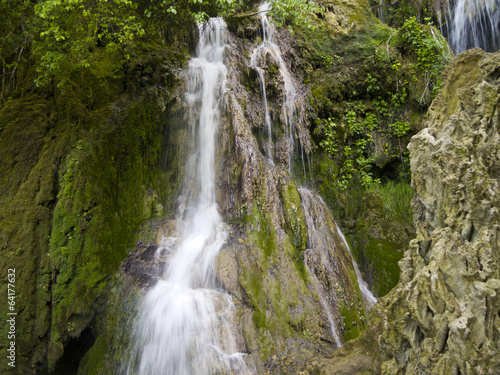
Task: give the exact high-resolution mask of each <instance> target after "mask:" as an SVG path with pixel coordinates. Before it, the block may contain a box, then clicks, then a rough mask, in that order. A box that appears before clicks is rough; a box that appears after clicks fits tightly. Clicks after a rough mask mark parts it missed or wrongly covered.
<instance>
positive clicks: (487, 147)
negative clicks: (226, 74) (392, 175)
mask: <svg viewBox="0 0 500 375" xmlns="http://www.w3.org/2000/svg"><path fill="white" fill-rule="evenodd" d="M499 104H500V53H498V52H497V53H492V54H488V53H485V52H483V51H482V50H480V49H473V50H469V51H466V52H464V53H463V54H461V55H459V56H457V57H456V58H454V59H453V60H452V62H451V63H450V66H449V67H448V68H447V71H446V74H445V80H444V85H443V88H442V89H441V92H440V93H439V95H438V96H437V98H436V99H435V101H434V102H433V104H432V105H431V107H430V109H429V112H428V118H427V120H426V123H425V126H426V127H425V128H424V129H423V130H422V131H421V132H420V133H418V134H417V135H415V136H414V137H413V138H412V140H411V142H410V145H409V149H410V152H411V168H412V178H413V181H412V186H413V188H414V190H415V192H416V196H415V198H414V200H413V202H412V207H413V210H414V220H415V225H416V227H417V238H416V239H415V240H413V241H412V242H411V243H410V246H409V249H408V250H407V252H406V253H405V257H404V258H403V260H402V261H401V262H400V268H401V280H400V283H399V284H398V286H397V287H396V288H395V290H393V291H392V292H391V293H390V294H389V295H388V296H387V297H386V299H385V300H384V302H383V303H384V306H385V311H384V316H383V333H382V335H381V337H380V340H379V343H380V345H381V347H382V349H383V350H384V352H385V354H386V355H387V357H388V358H386V359H387V360H386V361H385V362H384V363H383V364H382V369H381V371H382V373H383V374H403V373H408V374H455V373H458V374H497V373H499V372H500V331H499V329H500V298H499V296H498V288H499V287H500V281H499V277H500V274H499V267H498V266H499V262H500V254H499V252H498V249H499V245H500V239H499V236H498V227H499V208H500V200H499V188H500V186H499V184H500V169H499V166H498V165H499V160H500V136H499V130H500V106H499Z"/></svg>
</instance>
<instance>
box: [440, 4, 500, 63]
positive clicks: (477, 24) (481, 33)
mask: <svg viewBox="0 0 500 375" xmlns="http://www.w3.org/2000/svg"><path fill="white" fill-rule="evenodd" d="M448 24H449V26H448V37H449V43H450V46H451V48H452V49H453V51H454V52H455V53H456V54H458V53H460V52H463V51H465V50H467V49H470V48H474V47H480V48H482V49H483V50H485V51H486V52H495V51H498V50H499V49H500V3H499V2H498V0H455V2H454V4H453V8H452V9H451V12H450V15H449V19H448Z"/></svg>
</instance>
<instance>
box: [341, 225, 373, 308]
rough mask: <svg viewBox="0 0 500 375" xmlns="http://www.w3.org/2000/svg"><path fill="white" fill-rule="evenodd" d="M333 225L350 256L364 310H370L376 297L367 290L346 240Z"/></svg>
mask: <svg viewBox="0 0 500 375" xmlns="http://www.w3.org/2000/svg"><path fill="white" fill-rule="evenodd" d="M335 225H336V226H337V232H338V234H339V236H340V238H342V241H343V242H344V244H345V246H346V247H347V250H349V254H351V258H352V265H353V266H354V270H355V271H356V277H357V279H358V285H359V290H360V292H361V295H362V296H363V302H364V304H365V308H366V310H370V309H371V308H372V306H373V305H374V304H375V302H377V297H375V296H374V295H373V293H372V292H371V291H370V289H369V288H368V284H367V283H366V281H365V280H363V277H362V276H361V272H360V271H359V267H358V264H357V263H356V261H355V260H354V258H353V257H352V253H351V248H350V246H349V244H348V243H347V240H346V238H345V236H344V233H342V231H341V230H340V228H339V226H338V225H337V224H335Z"/></svg>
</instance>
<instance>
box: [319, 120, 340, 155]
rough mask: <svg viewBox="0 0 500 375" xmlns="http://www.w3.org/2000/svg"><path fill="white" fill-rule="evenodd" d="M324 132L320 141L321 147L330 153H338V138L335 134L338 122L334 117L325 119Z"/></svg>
mask: <svg viewBox="0 0 500 375" xmlns="http://www.w3.org/2000/svg"><path fill="white" fill-rule="evenodd" d="M322 125H323V134H324V136H325V137H324V138H323V139H322V140H321V142H320V143H319V145H320V147H322V148H323V150H325V152H327V153H328V154H330V155H332V156H335V155H337V152H338V149H337V138H336V134H335V128H336V127H337V124H336V123H335V122H334V119H333V118H331V117H330V118H328V119H327V120H323V124H322Z"/></svg>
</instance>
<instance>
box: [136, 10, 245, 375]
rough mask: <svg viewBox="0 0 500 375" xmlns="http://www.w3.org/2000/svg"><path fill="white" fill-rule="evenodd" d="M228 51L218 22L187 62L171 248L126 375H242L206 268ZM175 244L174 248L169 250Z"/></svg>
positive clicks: (215, 233) (213, 233)
mask: <svg viewBox="0 0 500 375" xmlns="http://www.w3.org/2000/svg"><path fill="white" fill-rule="evenodd" d="M226 47H227V32H226V26H225V23H224V21H223V20H222V19H211V20H210V21H209V22H207V23H205V24H203V25H200V41H199V45H198V57H197V58H193V59H192V60H191V61H190V62H189V69H188V72H187V81H188V85H187V93H186V100H187V102H188V105H189V114H188V122H189V123H190V127H191V129H192V132H191V134H192V137H193V145H194V146H193V149H194V152H193V155H192V157H191V158H190V161H189V163H188V166H187V169H188V170H187V173H186V175H187V177H186V181H185V186H186V188H185V194H184V200H183V202H182V204H181V209H180V212H179V218H178V222H179V233H180V234H181V236H180V238H179V239H177V240H175V241H174V240H172V238H170V239H165V244H167V243H168V245H169V246H170V247H174V246H176V249H175V253H174V254H173V255H172V256H171V257H170V259H169V265H168V268H167V269H166V271H165V276H164V278H163V279H162V280H160V281H158V282H157V284H156V285H155V286H154V287H153V288H152V289H151V290H149V291H148V293H147V295H146V296H145V298H144V300H143V301H142V304H141V307H140V311H139V315H138V319H137V322H136V326H135V329H134V332H133V336H132V340H133V348H132V353H131V356H130V360H129V363H128V368H127V374H140V375H165V374H171V375H199V374H229V373H231V374H242V373H245V372H246V366H245V363H244V361H243V356H244V355H243V354H241V353H237V352H236V349H235V342H234V339H233V337H232V334H231V332H230V329H229V325H228V320H229V319H230V316H231V314H232V313H233V311H234V306H233V303H232V301H231V297H230V296H229V295H228V294H226V293H224V292H221V291H218V290H216V282H215V277H214V271H213V263H214V261H215V258H216V256H217V254H218V253H219V251H220V249H221V247H222V245H223V244H224V241H225V239H226V237H227V234H226V232H225V230H224V227H223V223H222V219H221V217H220V215H219V212H218V209H217V203H216V199H215V140H216V134H217V129H218V125H219V117H220V111H219V107H220V104H221V102H222V101H223V100H224V91H225V80H226V66H225V65H224V51H225V49H226ZM173 244H174V245H173Z"/></svg>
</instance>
